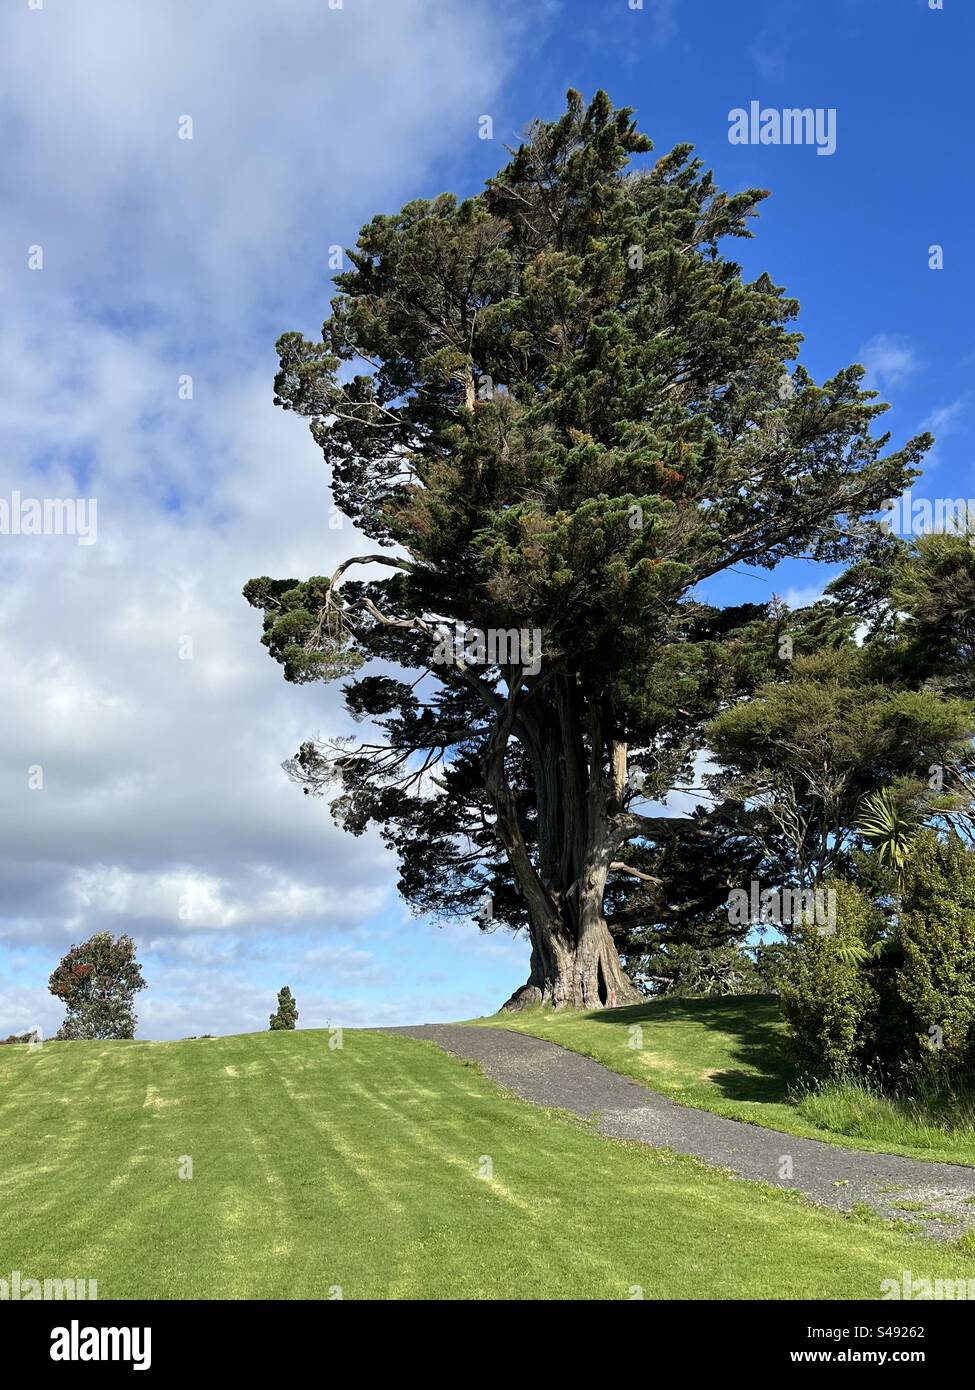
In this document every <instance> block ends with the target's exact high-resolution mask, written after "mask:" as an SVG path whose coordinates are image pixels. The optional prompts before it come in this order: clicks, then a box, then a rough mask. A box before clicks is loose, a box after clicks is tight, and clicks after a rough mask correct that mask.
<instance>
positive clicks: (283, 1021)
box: [270, 985, 298, 1033]
mask: <svg viewBox="0 0 975 1390" xmlns="http://www.w3.org/2000/svg"><path fill="white" fill-rule="evenodd" d="M297 1022H298V1006H297V1004H296V1003H295V1001H294V998H293V996H292V993H291V990H290V989H289V987H288V986H287V985H285V986H284V988H283V989H279V990H278V1007H277V1009H276V1011H275V1012H274V1013H273V1014H272V1015H271V1019H270V1029H271V1032H272V1033H276V1032H278V1031H280V1030H281V1029H291V1028H294V1027H295V1026H296V1024H297Z"/></svg>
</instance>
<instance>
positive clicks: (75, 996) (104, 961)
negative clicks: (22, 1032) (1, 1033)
mask: <svg viewBox="0 0 975 1390" xmlns="http://www.w3.org/2000/svg"><path fill="white" fill-rule="evenodd" d="M48 988H49V989H50V991H51V993H52V994H53V995H56V996H57V998H58V999H60V1000H61V1002H62V1003H63V1004H64V1005H65V1007H66V1009H67V1014H66V1015H65V1019H64V1022H63V1023H62V1024H61V1027H60V1029H59V1030H58V1034H57V1036H58V1038H61V1039H71V1040H78V1039H84V1038H132V1037H134V1036H135V1025H136V1016H135V1011H134V999H135V994H136V991H137V990H140V989H145V988H146V982H145V980H144V979H143V978H142V971H141V968H140V966H139V962H138V961H137V960H136V957H135V942H134V941H133V940H132V938H131V936H120V937H118V939H117V940H116V939H115V938H114V937H113V936H112V935H111V933H110V932H107V931H104V932H96V933H95V935H94V936H91V937H89V938H88V940H87V941H83V942H82V943H81V945H80V946H72V947H71V950H70V951H68V953H67V955H65V956H64V957H63V958H62V959H61V962H60V964H59V965H58V967H57V969H56V970H55V971H54V972H53V974H52V975H51V978H50V980H49V981H48Z"/></svg>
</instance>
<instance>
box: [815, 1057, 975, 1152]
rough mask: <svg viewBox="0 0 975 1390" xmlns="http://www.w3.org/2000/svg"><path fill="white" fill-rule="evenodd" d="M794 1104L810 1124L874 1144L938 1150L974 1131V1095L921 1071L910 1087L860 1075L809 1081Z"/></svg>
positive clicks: (970, 1135) (970, 1134)
mask: <svg viewBox="0 0 975 1390" xmlns="http://www.w3.org/2000/svg"><path fill="white" fill-rule="evenodd" d="M795 1101H796V1108H797V1109H798V1111H799V1113H800V1114H801V1115H803V1116H804V1117H805V1118H806V1119H807V1120H809V1121H810V1123H811V1124H814V1125H816V1126H817V1127H818V1128H820V1129H824V1130H831V1131H832V1132H833V1133H834V1134H848V1135H850V1136H851V1137H852V1138H856V1139H865V1140H867V1141H869V1142H871V1143H877V1144H889V1143H893V1144H900V1145H907V1146H910V1147H912V1148H917V1149H942V1148H944V1144H945V1139H946V1138H948V1139H957V1138H964V1137H967V1138H969V1139H970V1138H971V1137H972V1134H973V1133H975V1093H973V1092H972V1091H969V1090H961V1089H959V1088H957V1087H954V1086H951V1085H948V1084H946V1083H945V1082H944V1081H942V1080H939V1079H936V1078H934V1077H932V1076H930V1074H927V1073H924V1072H919V1073H918V1075H917V1077H916V1078H914V1079H913V1080H912V1082H911V1084H910V1086H903V1087H901V1088H899V1089H898V1090H897V1091H896V1092H891V1091H888V1090H885V1089H884V1088H882V1087H881V1086H879V1085H875V1084H872V1083H871V1082H870V1081H868V1080H864V1079H863V1078H861V1077H848V1078H845V1079H843V1080H839V1081H832V1082H828V1083H822V1084H820V1085H810V1086H808V1087H807V1088H805V1089H802V1090H800V1091H799V1092H798V1093H797V1094H796V1096H795Z"/></svg>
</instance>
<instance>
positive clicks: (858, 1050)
mask: <svg viewBox="0 0 975 1390" xmlns="http://www.w3.org/2000/svg"><path fill="white" fill-rule="evenodd" d="M828 888H829V889H830V890H832V891H835V893H836V930H835V931H834V932H830V933H825V934H823V935H820V932H819V930H818V928H817V927H816V926H814V925H812V924H803V925H799V926H797V927H796V928H795V930H794V933H793V935H792V937H791V939H790V942H789V944H788V946H787V947H786V948H785V949H784V950H783V951H782V952H781V954H780V956H779V961H778V968H777V974H778V986H779V993H780V996H781V999H782V1010H783V1013H784V1014H785V1017H786V1019H787V1021H788V1024H789V1028H790V1033H791V1045H792V1051H793V1054H794V1056H795V1059H796V1061H797V1062H798V1064H799V1066H800V1067H801V1068H802V1069H803V1071H804V1072H806V1073H807V1074H808V1075H809V1076H812V1077H816V1078H818V1079H832V1078H836V1077H841V1076H845V1075H847V1074H848V1073H850V1072H855V1071H859V1070H861V1069H862V1068H863V1067H864V1066H865V1065H866V1064H867V1062H868V1057H869V1052H870V1046H871V1042H872V1040H873V1038H874V1036H875V1033H876V1028H877V1011H878V993H877V987H876V982H875V980H874V978H873V976H872V972H871V970H870V969H869V968H868V965H867V962H868V961H869V960H870V953H871V952H872V950H873V948H874V946H875V945H876V943H877V942H879V941H880V940H881V939H882V936H883V932H884V927H885V919H884V915H883V913H882V912H881V911H880V909H879V908H877V907H875V906H874V905H873V903H872V902H871V901H870V899H869V898H868V897H867V896H866V894H865V893H864V892H863V891H862V890H861V889H859V888H858V887H856V885H855V884H852V883H847V882H845V881H844V880H841V879H837V880H834V881H833V882H831V883H830V884H829V885H828Z"/></svg>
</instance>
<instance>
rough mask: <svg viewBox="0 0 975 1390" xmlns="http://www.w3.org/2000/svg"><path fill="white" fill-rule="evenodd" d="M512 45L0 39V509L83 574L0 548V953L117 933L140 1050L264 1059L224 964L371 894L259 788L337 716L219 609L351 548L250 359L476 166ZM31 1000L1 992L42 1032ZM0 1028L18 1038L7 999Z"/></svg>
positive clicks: (434, 24)
mask: <svg viewBox="0 0 975 1390" xmlns="http://www.w3.org/2000/svg"><path fill="white" fill-rule="evenodd" d="M519 22H520V18H519V15H518V13H517V8H516V7H515V6H511V7H510V8H509V7H508V6H506V5H504V6H498V5H496V4H493V3H488V0H463V3H461V0H439V2H438V3H437V4H436V5H431V4H429V3H425V0H369V3H368V4H364V3H358V0H347V3H346V5H345V6H344V8H343V9H342V10H340V11H336V10H330V9H329V8H328V7H327V6H326V5H324V4H323V3H321V0H281V3H279V4H276V5H274V6H265V5H262V4H256V3H254V4H251V3H247V4H238V5H227V4H225V3H223V0H141V3H140V4H139V5H133V4H131V3H130V0H86V3H85V4H84V5H76V4H69V3H62V4H59V3H58V0H49V3H48V4H46V5H45V7H44V8H43V10H29V9H28V8H27V7H26V5H24V6H20V7H14V8H10V7H8V8H7V9H6V10H5V13H4V15H3V17H2V19H0V43H2V45H3V51H4V56H5V60H6V61H5V64H4V67H5V73H6V78H5V84H4V87H3V90H2V92H0V120H2V121H3V123H4V125H5V127H6V128H7V129H8V131H10V132H13V134H11V136H10V137H9V138H8V143H7V148H6V151H5V201H4V206H3V208H2V209H0V240H2V244H3V245H4V247H5V248H7V251H8V254H7V255H6V256H5V259H4V261H3V263H2V266H0V304H2V306H3V311H2V314H0V351H2V353H3V357H4V361H5V364H6V368H5V369H6V373H7V387H8V389H7V391H6V392H5V396H4V400H3V402H2V403H0V496H4V495H6V496H9V495H10V493H11V492H12V491H13V490H20V491H21V493H22V494H23V495H25V496H40V497H44V496H84V497H94V498H96V499H97V503H98V540H97V544H95V545H92V546H79V545H77V544H76V543H75V541H74V539H73V538H69V537H53V536H52V537H38V538H33V537H22V536H20V537H18V536H3V537H0V579H2V581H3V583H2V586H0V617H2V621H3V630H4V659H3V664H2V669H0V698H2V700H3V705H4V711H5V733H6V735H7V737H6V738H5V739H4V741H3V746H2V749H0V773H2V777H3V785H4V788H5V792H4V796H3V799H2V802H0V825H2V830H3V841H2V848H0V875H2V879H3V887H4V909H3V916H2V918H0V940H2V939H4V938H6V939H7V940H9V941H17V942H18V943H26V944H28V945H30V946H43V947H44V948H45V950H47V949H48V948H49V947H53V946H55V945H57V946H60V947H62V948H63V945H64V944H65V942H66V939H67V938H69V937H70V935H71V933H75V939H80V934H81V933H82V932H84V933H87V932H89V931H91V930H96V929H98V928H99V927H102V926H109V927H111V928H112V929H113V930H121V929H125V930H131V931H132V932H133V934H135V935H136V937H137V940H138V941H139V942H140V949H141V948H142V946H143V945H145V946H146V947H147V948H151V949H152V950H153V951H154V952H156V953H157V959H156V960H155V962H154V969H153V974H152V980H151V984H152V989H151V991H150V994H149V996H142V998H141V1000H140V1010H139V1011H140V1014H141V1015H142V1017H143V1019H144V1020H145V1022H146V1024H147V1025H148V1026H149V1027H150V1028H153V1027H158V1029H159V1030H161V1031H179V1030H183V1031H194V1030H193V1029H192V1028H189V1029H187V1028H186V1027H185V1025H186V1022H187V1020H188V1019H189V1018H190V1017H191V1016H192V1017H197V1016H198V1017H199V1021H200V1028H203V1029H206V1030H207V1031H219V1029H220V1027H231V1028H233V1027H240V1028H243V1027H245V1026H263V1023H264V1022H266V1018H265V1017H264V1015H266V1013H267V1008H268V1001H267V998H266V995H267V988H266V986H265V985H263V984H258V985H255V986H254V988H255V990H256V995H255V1002H253V1004H248V1003H247V1002H246V1001H247V1000H248V998H249V996H248V994H247V980H246V977H245V974H244V966H245V965H246V963H247V961H248V960H249V959H251V958H250V957H248V956H247V954H246V951H249V950H251V949H256V946H253V944H252V945H250V946H247V947H246V949H245V948H242V947H240V943H241V942H245V943H247V942H251V943H253V942H255V941H256V940H257V939H258V937H259V935H260V933H261V932H262V931H264V930H267V929H269V928H272V927H273V929H274V932H275V935H276V937H279V938H281V937H284V938H286V937H288V935H289V934H295V933H305V932H307V931H308V930H310V929H312V928H314V929H315V930H317V931H319V932H334V931H339V932H347V931H349V930H351V929H352V927H353V926H354V925H356V924H361V923H362V922H363V921H364V920H366V919H368V917H369V916H370V915H374V914H375V913H376V912H377V911H378V910H380V909H381V907H382V906H383V904H384V903H386V902H388V901H390V900H391V896H392V894H393V893H394V884H395V865H394V864H393V863H392V862H391V860H390V858H389V856H388V855H387V854H386V852H385V851H383V850H382V849H381V847H380V846H379V845H378V842H377V841H376V840H375V839H374V838H370V837H365V838H363V839H361V840H360V839H353V838H351V837H347V836H344V835H343V834H342V833H341V832H339V831H338V830H335V829H334V828H333V827H332V826H331V824H330V821H329V817H328V814H327V810H326V808H325V807H324V805H323V804H322V803H320V802H314V801H311V800H310V799H305V798H303V797H301V796H300V794H298V793H297V791H296V789H295V788H294V787H292V786H291V785H290V784H289V783H288V782H287V780H286V778H285V776H284V774H283V773H282V771H281V768H280V763H281V760H282V759H283V758H285V757H288V756H290V754H291V753H293V752H294V750H295V748H296V747H297V745H298V744H299V743H300V741H301V740H302V739H303V738H305V737H308V736H310V735H314V734H316V733H319V732H326V731H327V732H332V731H336V730H339V729H342V728H344V727H345V725H344V715H343V714H342V713H341V711H340V697H339V693H338V691H337V690H335V689H331V688H329V689H326V688H323V687H293V686H287V685H286V684H285V683H284V682H283V680H282V678H281V673H280V669H279V668H278V667H276V666H274V665H273V664H272V663H271V662H270V660H269V659H268V658H267V656H266V654H265V653H264V651H263V649H262V648H261V646H260V643H259V636H260V618H259V615H258V614H257V613H255V612H254V611H253V610H251V609H249V608H247V606H246V605H245V604H244V601H243V599H242V598H241V595H240V590H241V586H242V584H243V583H244V582H245V580H247V579H248V578H249V577H251V576H252V575H256V574H261V573H270V574H275V575H282V576H284V575H289V574H293V575H296V576H304V575H307V574H311V573H321V572H328V570H329V569H330V567H333V566H334V564H335V563H336V562H337V560H338V558H339V557H340V556H343V555H345V554H346V553H347V552H348V550H349V548H350V547H351V546H352V545H354V544H355V536H354V533H353V532H352V531H351V529H350V528H348V527H347V528H346V530H345V531H344V532H342V531H339V532H336V531H333V530H330V529H329V528H328V525H327V517H328V508H329V501H330V497H329V492H328V480H327V476H326V474H325V470H324V467H323V464H322V460H321V456H320V454H319V453H318V451H317V449H316V448H315V447H314V445H313V444H312V442H311V440H310V438H309V437H308V435H307V432H306V431H305V430H304V428H303V426H302V424H301V422H300V421H298V420H296V419H295V418H294V417H292V416H290V415H286V414H284V413H283V412H281V411H278V410H276V409H275V408H274V406H273V405H272V403H271V378H272V375H273V371H274V368H275V363H276V359H275V357H274V352H273V343H274V339H275V337H276V335H277V334H278V333H279V332H281V331H283V330H285V329H288V328H299V329H304V330H305V331H308V332H314V331H315V328H316V326H317V324H318V323H319V322H320V321H321V318H322V317H323V315H324V313H325V312H326V311H327V301H328V298H329V294H330V287H329V284H328V274H329V272H328V271H327V270H326V260H327V253H328V247H329V246H330V245H331V244H333V243H340V244H342V243H344V244H348V243H349V242H350V241H351V240H353V239H354V236H355V233H356V231H357V230H358V227H359V225H360V224H361V223H362V222H363V221H365V220H367V219H368V217H370V216H371V215H372V214H373V213H374V212H375V211H377V210H378V209H389V210H392V209H393V208H395V207H398V206H399V205H400V204H401V203H402V202H404V201H406V200H407V199H408V198H410V197H414V196H417V195H419V194H423V193H436V192H439V191H440V182H439V180H440V178H441V177H442V174H441V173H440V172H438V174H437V175H436V176H434V175H433V174H432V173H431V168H432V166H433V162H434V161H436V162H437V163H438V166H443V167H447V168H449V167H451V166H453V165H455V164H457V163H459V162H460V158H461V153H462V151H463V149H464V148H465V142H467V141H471V142H473V141H475V140H476V133H477V117H478V115H479V114H480V113H482V112H484V111H486V110H487V111H490V110H492V109H494V107H495V105H496V104H497V103H498V100H499V97H498V93H499V91H500V84H501V81H502V78H503V76H504V72H505V69H506V64H507V63H508V62H509V61H510V55H511V51H512V42H513V35H514V33H515V28H514V26H515V25H516V24H517V23H519ZM184 114H189V115H191V116H192V117H193V122H194V127H193V135H194V138H193V140H192V141H181V140H179V139H178V138H177V122H178V119H179V118H180V117H181V116H182V115H184ZM499 157H503V155H502V152H500V151H499ZM32 245H41V246H43V248H44V268H43V270H40V271H31V270H29V269H28V262H27V251H28V247H29V246H32ZM185 373H190V374H191V375H192V377H193V398H192V400H181V399H179V395H178V390H177V383H178V379H179V377H180V376H181V375H183V374H185ZM186 638H190V639H191V643H192V649H191V651H192V654H191V655H190V656H189V658H188V659H184V658H186V656H187V644H186V642H185V640H184V639H186ZM38 767H39V768H40V769H41V770H42V776H43V787H42V789H32V787H31V784H30V780H29V778H30V776H31V775H32V774H30V773H29V769H31V768H34V769H36V768H38ZM34 779H35V780H36V774H35V775H34ZM187 884H189V885H191V887H190V890H189V891H190V898H191V899H192V901H193V903H194V905H195V906H194V912H193V913H192V914H191V917H190V919H189V921H187V920H185V919H183V918H181V917H180V915H179V906H180V900H181V893H183V892H185V891H186V885H187ZM194 934H198V938H199V939H200V941H201V946H202V947H205V942H206V941H207V940H208V941H210V943H211V945H212V950H213V955H212V956H211V957H209V958H208V959H209V963H208V964H207V965H206V970H207V972H208V973H207V976H206V978H205V979H204V980H202V981H200V982H199V984H200V988H201V989H204V990H206V991H209V994H208V995H207V997H206V998H205V999H203V1000H202V1002H201V1003H200V1006H199V1010H198V1011H197V1012H194V1010H195V1009H196V1005H195V1003H194V996H193V992H192V991H193V988H194V986H193V984H192V980H191V979H190V980H188V981H187V982H186V983H185V984H183V983H181V982H180V976H179V969H180V967H179V966H178V962H179V960H180V959H181V956H180V950H181V947H182V944H183V943H185V941H186V938H187V936H188V935H189V936H193V935H194ZM230 934H233V940H234V942H236V943H237V946H238V949H245V954H244V956H243V957H242V958H240V959H238V957H236V956H230V957H228V956H227V955H226V954H224V943H225V942H228V938H229V935H230ZM303 949H304V948H303ZM50 968H51V966H50V964H48V965H47V966H46V968H45V969H43V970H41V968H40V966H38V969H37V972H36V975H35V978H36V980H37V985H36V987H35V988H34V992H33V993H31V992H30V990H28V994H29V995H30V1000H32V1001H33V1003H34V1006H35V1008H34V1011H37V1010H38V1009H39V1010H41V1011H42V1013H43V1019H42V1020H41V1021H42V1022H43V1021H44V1020H45V1019H46V1020H47V1021H50V1009H51V1007H53V1008H54V1009H55V1012H57V1010H56V1006H54V1005H53V1001H49V1000H47V998H46V991H45V989H44V987H43V986H44V981H46V975H47V973H48V971H49V970H50ZM305 969H306V970H308V969H309V966H308V964H307V963H306V965H305ZM314 987H315V986H314V982H313V981H309V992H311V991H313V990H314ZM257 996H259V997H260V999H261V1001H262V1002H261V1005H260V1008H258V1007H257V1003H256V997H257ZM174 1000H175V1002H173V1001H174ZM166 1001H169V1002H166ZM28 1002H29V1001H28ZM271 1002H272V1003H273V998H272V1001H271ZM336 1002H337V1001H331V1002H329V1001H328V1000H324V1002H322V1004H321V1009H324V1008H326V1007H334V1005H335V1003H336ZM373 1002H375V1001H373ZM367 1004H368V1001H365V1000H364V1001H362V1008H361V1011H360V1013H361V1015H362V1016H361V1017H360V1021H364V1019H365V1012H366V1010H367ZM316 1007H317V1006H316ZM208 1008H210V1015H211V1016H209V1017H205V1016H204V1015H206V1014H207V1009H208ZM321 1009H319V1012H320V1011H321ZM0 1010H3V1011H7V1010H11V1011H13V1012H14V1013H16V1014H17V1015H18V1017H20V1016H22V1015H23V1016H27V1015H29V1014H30V1013H31V1012H32V1010H31V1008H29V1007H28V1006H27V1002H25V999H24V996H23V987H22V986H21V985H20V984H18V985H17V986H16V987H14V988H13V989H12V990H11V991H10V992H6V993H4V994H3V995H0ZM167 1010H168V1011H169V1012H167ZM44 1011H47V1012H44ZM352 1012H353V1013H355V1011H354V1010H352ZM379 1012H380V1015H381V1016H382V1017H386V1016H387V1015H388V1011H384V1010H380V1011H379ZM357 1017H358V1016H357ZM28 1021H29V1020H28ZM303 1021H305V1020H303ZM401 1021H408V1020H405V1019H403V1020H401ZM0 1023H2V1018H0ZM25 1026H26V1025H25ZM54 1026H56V1022H55V1024H54ZM197 1031H199V1029H198V1030H197Z"/></svg>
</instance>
